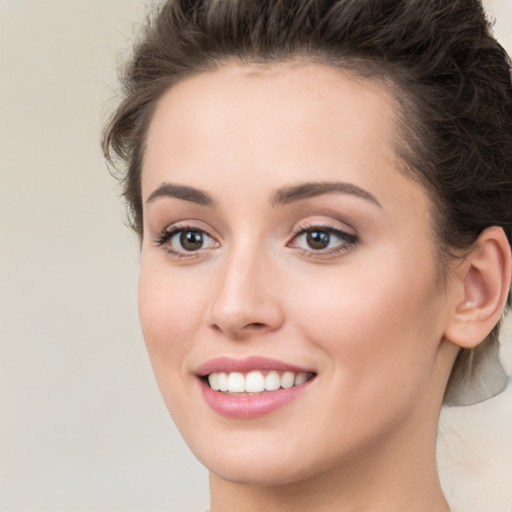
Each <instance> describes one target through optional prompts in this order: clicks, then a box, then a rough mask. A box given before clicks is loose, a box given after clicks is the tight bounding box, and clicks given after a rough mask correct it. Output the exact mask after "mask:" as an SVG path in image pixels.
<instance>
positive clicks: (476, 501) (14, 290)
mask: <svg viewBox="0 0 512 512" xmlns="http://www.w3.org/2000/svg"><path fill="white" fill-rule="evenodd" d="M145 5H147V2H144V1H140V0H139V1H135V0H123V1H118V0H116V1H114V0H103V1H99V0H97V1H94V0H89V1H86V0H81V1H71V0H68V1H65V0H60V1H49V0H40V1H26V0H3V1H2V0H0V156H1V159H0V224H1V230H0V237H1V238H0V243H1V250H0V340H1V345H0V511H2V512H22V511H23V512H26V511H31V512H42V511H51V512H75V511H76V512H79V511H80V512H82V511H84V512H99V511H112V512H117V511H119V512H128V511H134V512H146V511H147V512H160V511H167V512H177V511H191V512H194V511H199V510H201V509H202V507H204V506H205V505H206V504H207V503H208V491H207V473H206V470H205V469H204V468H202V467H201V466H200V465H199V464H198V463H197V462H196V461H195V460H194V458H193V456H192V455H191V454H190V452H189V451H188V449H187V448H186V446H185V445H184V443H183V442H182V441H181V439H180V437H179V434H178V433H177V431H176V429H175V428H174V426H173V424H172V422H171V420H170V419H169V418H168V415H167V412H166V410H165V407H164V405H163V403H162V401H161V399H160V396H159V393H158V390H157V387H156V384H155V383H154V380H153V376H152V373H151V369H150V365H149V361H148V358H147V356H146V353H145V349H144V346H143V341H142V337H141V334H140V330H139V327H138V323H137V312H136V281H137V258H138V256H137V251H138V249H137V242H136V240H135V237H134V236H133V235H132V234H131V233H130V232H129V230H128V229H127V228H124V227H123V208H122V206H121V202H120V200H119V199H118V197H117V196H118V194H119V189H118V186H117V185H116V183H115V182H114V180H112V178H111V177H110V176H109V174H108V172H107V170H106V167H105V164H104V162H103V160H102V156H101V152H100V149H99V133H100V129H101V126H102V124H103V123H104V121H105V119H106V117H107V115H108V113H109V112H111V111H112V109H113V107H114V106H115V103H116V91H117V86H116V74H115V66H116V60H117V59H118V57H119V50H121V49H123V48H126V47H127V46H129V43H130V40H131V39H132V37H133V33H134V32H133V30H134V28H133V27H134V23H135V22H137V21H140V20H142V19H143V18H144V16H145V12H146V8H145ZM488 5H489V7H490V10H492V11H493V12H494V13H495V15H496V17H497V27H496V33H497V35H498V37H499V38H500V40H501V41H502V43H503V44H504V45H505V46H506V47H507V48H508V49H509V51H512V2H511V0H493V1H489V2H488ZM507 330H508V333H507V334H506V336H505V337H506V340H507V341H505V343H504V353H503V356H504V360H505V363H506V366H507V370H508V372H509V374H510V373H512V327H511V325H510V321H509V322H508V324H507ZM511 402H512V389H511V387H509V388H508V390H507V392H506V393H505V394H503V395H501V396H500V397H498V398H496V399H494V400H491V401H489V402H487V403H484V404H481V405H478V406H475V407H469V408H463V409H450V410H446V411H445V412H444V413H443V418H442V422H441V435H440V443H439V461H440V469H441V472H442V477H443V485H444V487H445V490H446V493H447V495H448V497H449V499H450V500H451V502H452V503H453V506H454V512H457V511H459V512H484V511H485V512H512V485H511V484H512V405H511Z"/></svg>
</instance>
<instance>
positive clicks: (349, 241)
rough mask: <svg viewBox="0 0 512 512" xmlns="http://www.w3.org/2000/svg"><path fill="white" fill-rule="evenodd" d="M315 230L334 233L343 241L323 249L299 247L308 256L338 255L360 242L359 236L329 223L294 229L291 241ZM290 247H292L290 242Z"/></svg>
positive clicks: (329, 233)
mask: <svg viewBox="0 0 512 512" xmlns="http://www.w3.org/2000/svg"><path fill="white" fill-rule="evenodd" d="M315 231H316V232H320V233H327V234H328V235H334V236H335V237H337V238H339V239H340V240H341V242H340V243H339V244H337V245H336V246H334V247H331V248H327V249H323V250H316V249H300V248H298V249H299V250H300V251H301V252H302V253H303V254H305V255H307V256H311V255H313V256H336V255H338V254H340V253H343V252H346V251H349V250H350V249H352V248H353V247H354V246H356V245H357V244H358V242H359V238H358V237H357V236H356V235H352V234H350V233H347V232H346V231H343V230H341V229H338V228H335V227H333V226H330V225H329V224H311V225H307V224H306V225H302V226H300V227H299V228H298V229H297V230H296V231H294V234H293V238H292V240H291V242H294V241H295V240H297V239H298V238H299V237H301V236H304V235H307V234H308V233H313V232H315ZM329 242H330V241H329ZM288 247H290V245H289V244H288ZM291 247H293V246H291Z"/></svg>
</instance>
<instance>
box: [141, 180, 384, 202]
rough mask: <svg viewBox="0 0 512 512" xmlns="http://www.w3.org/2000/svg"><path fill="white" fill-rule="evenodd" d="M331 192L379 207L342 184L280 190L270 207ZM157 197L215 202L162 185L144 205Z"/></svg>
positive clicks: (354, 188) (303, 185)
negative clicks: (356, 198) (359, 199)
mask: <svg viewBox="0 0 512 512" xmlns="http://www.w3.org/2000/svg"><path fill="white" fill-rule="evenodd" d="M332 192H338V193H341V194H348V195H352V196H356V197H360V198H362V199H366V200H367V201H370V202H371V203H374V204H375V205H377V206H380V207H381V204H380V203H379V201H378V200H377V198H376V197H375V196H374V195H373V194H371V193H370V192H368V191H367V190H364V189H362V188H360V187H358V186H357V185H353V184H352V183H344V182H313V183H301V184H299V185H293V186H290V187H284V188H280V189H278V190H277V191H276V192H275V193H274V195H273V197H272V200H271V204H272V206H285V205H288V204H291V203H295V202H297V201H302V200H304V199H310V198H312V197H317V196H321V195H324V194H330V193H332ZM158 197H174V198H176V199H182V200H184V201H190V202H192V203H196V204H199V205H201V206H209V207H213V206H215V201H214V199H213V198H212V196H210V194H208V193H207V192H204V191H203V190H199V189H197V188H194V187H188V186H186V185H176V184H172V183H162V185H160V186H159V187H158V188H157V189H155V190H154V191H153V192H152V193H151V194H150V195H149V197H148V199H147V200H146V203H150V202H152V201H154V200H155V199H156V198H158Z"/></svg>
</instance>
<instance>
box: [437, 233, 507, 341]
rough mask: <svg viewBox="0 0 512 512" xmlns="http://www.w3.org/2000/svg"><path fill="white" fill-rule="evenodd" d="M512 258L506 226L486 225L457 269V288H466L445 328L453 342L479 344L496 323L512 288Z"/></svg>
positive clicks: (447, 336) (446, 334) (458, 295)
mask: <svg viewBox="0 0 512 512" xmlns="http://www.w3.org/2000/svg"><path fill="white" fill-rule="evenodd" d="M511 260H512V257H511V252H510V245H509V243H508V240H507V237H506V235H505V233H504V232H503V229H501V228H499V227H496V226H493V227H490V228H487V229H485V230H484V231H483V232H482V233H481V234H480V236H479V237H478V240H477V242H476V245H475V248H474V249H473V250H472V251H471V253H470V254H469V255H468V256H467V257H466V258H465V259H464V262H463V263H462V265H461V266H460V268H459V272H457V276H456V279H457V280H458V281H459V286H458V287H456V288H458V289H459V290H460V288H462V290H463V293H462V294H460V293H458V294H457V296H456V298H454V301H455V304H454V305H453V313H452V314H451V316H450V319H449V321H448V325H447V327H446V330H445V337H446V338H447V339H448V340H450V341H451V342H452V343H455V344H456V345H458V346H460V347H463V348H472V347H475V346H476V345H478V344H479V343H480V342H482V341H483V340H484V339H485V338H486V337H487V335H488V334H489V333H490V332H491V330H492V329H493V327H494V326H495V325H496V323H497V322H498V320H499V318H500V316H501V313H502V311H503V308H504V306H505V302H506V300H507V295H508V291H509V289H510V279H511V265H512V263H511ZM461 295H462V297H463V298H462V300H461V299H460V297H461ZM454 297H455V294H454Z"/></svg>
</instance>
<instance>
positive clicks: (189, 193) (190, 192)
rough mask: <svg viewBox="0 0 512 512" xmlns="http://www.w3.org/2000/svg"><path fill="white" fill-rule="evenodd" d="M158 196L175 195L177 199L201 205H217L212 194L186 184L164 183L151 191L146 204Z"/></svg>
mask: <svg viewBox="0 0 512 512" xmlns="http://www.w3.org/2000/svg"><path fill="white" fill-rule="evenodd" d="M157 197H174V198H176V199H183V200H184V201H190V202H191V203H196V204H200V205H201V206H214V205H215V201H214V200H213V198H212V196H210V194H208V193H206V192H203V191H202V190H199V189H197V188H193V187H187V186H186V185H175V184H171V183H162V184H161V185H160V186H159V187H158V188H157V189H155V190H154V191H153V192H151V194H150V195H149V197H148V198H147V200H146V204H147V203H151V202H152V201H154V200H155V199H156V198H157Z"/></svg>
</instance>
